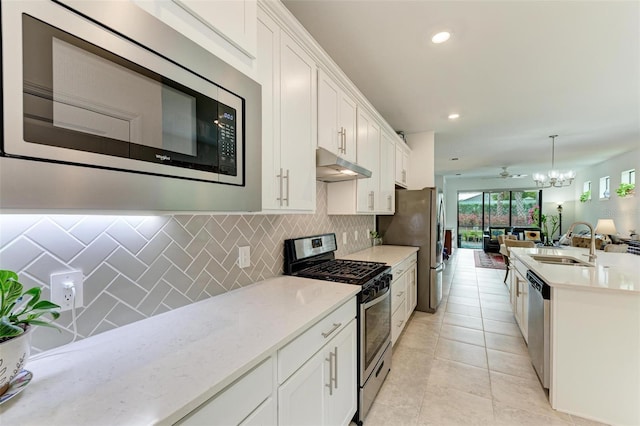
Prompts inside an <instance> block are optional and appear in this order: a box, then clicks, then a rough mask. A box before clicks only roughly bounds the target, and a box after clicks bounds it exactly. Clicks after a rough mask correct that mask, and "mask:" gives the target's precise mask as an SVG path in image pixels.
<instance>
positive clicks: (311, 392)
mask: <svg viewBox="0 0 640 426" xmlns="http://www.w3.org/2000/svg"><path fill="white" fill-rule="evenodd" d="M356 344H357V342H356V322H355V319H352V320H351V322H349V324H348V325H347V326H346V327H344V328H343V329H342V331H340V332H339V333H338V334H337V335H336V336H335V337H334V338H333V339H331V340H330V341H329V342H327V343H326V344H325V345H324V346H323V347H322V348H321V349H320V351H318V352H317V353H316V354H315V355H313V356H312V357H311V359H309V360H308V361H307V362H305V363H304V364H303V365H302V367H300V369H298V370H297V371H296V372H295V373H293V375H292V376H291V377H289V378H288V379H287V380H286V381H285V382H284V383H283V384H282V385H281V386H280V387H279V389H278V411H279V419H278V422H279V424H281V425H295V426H298V425H348V424H349V422H350V421H351V419H352V417H353V415H354V414H355V411H356V407H357V401H356V398H357V394H356V393H357V392H356V390H357V383H356V377H357V376H356V368H357V365H356V353H357V351H356Z"/></svg>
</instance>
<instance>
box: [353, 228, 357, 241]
mask: <svg viewBox="0 0 640 426" xmlns="http://www.w3.org/2000/svg"><path fill="white" fill-rule="evenodd" d="M353 237H354V239H355V240H356V241H358V230H356V231H355V232H354V233H353Z"/></svg>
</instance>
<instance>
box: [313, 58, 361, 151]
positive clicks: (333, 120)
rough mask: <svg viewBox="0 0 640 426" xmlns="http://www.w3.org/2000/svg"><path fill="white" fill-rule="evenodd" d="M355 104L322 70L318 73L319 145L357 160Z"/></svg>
mask: <svg viewBox="0 0 640 426" xmlns="http://www.w3.org/2000/svg"><path fill="white" fill-rule="evenodd" d="M356 111H357V108H356V103H355V101H354V100H353V99H351V98H350V97H349V96H348V95H347V94H346V93H345V92H344V91H343V90H342V89H340V87H339V86H338V84H337V83H336V82H335V81H334V80H333V79H332V78H331V77H330V76H329V75H328V74H327V73H325V72H324V71H323V70H320V71H319V72H318V146H320V147H322V148H325V149H326V150H328V151H330V152H332V153H334V154H336V155H338V156H340V157H343V158H345V159H347V160H349V161H354V162H355V161H356Z"/></svg>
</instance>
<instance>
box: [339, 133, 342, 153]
mask: <svg viewBox="0 0 640 426" xmlns="http://www.w3.org/2000/svg"><path fill="white" fill-rule="evenodd" d="M338 152H342V127H340V130H338Z"/></svg>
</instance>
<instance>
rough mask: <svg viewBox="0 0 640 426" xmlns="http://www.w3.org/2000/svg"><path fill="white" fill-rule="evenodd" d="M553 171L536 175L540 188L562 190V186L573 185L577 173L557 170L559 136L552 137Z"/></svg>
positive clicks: (535, 180) (534, 178)
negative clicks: (556, 156) (556, 158)
mask: <svg viewBox="0 0 640 426" xmlns="http://www.w3.org/2000/svg"><path fill="white" fill-rule="evenodd" d="M549 137H550V138H551V170H549V171H548V172H547V173H546V174H545V173H534V174H533V180H534V182H535V183H536V187H538V188H552V187H555V188H560V187H562V186H569V185H571V184H572V183H573V179H575V177H576V172H574V171H573V170H567V171H565V172H560V171H559V170H556V168H555V153H556V138H557V137H558V135H551V136H549Z"/></svg>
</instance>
